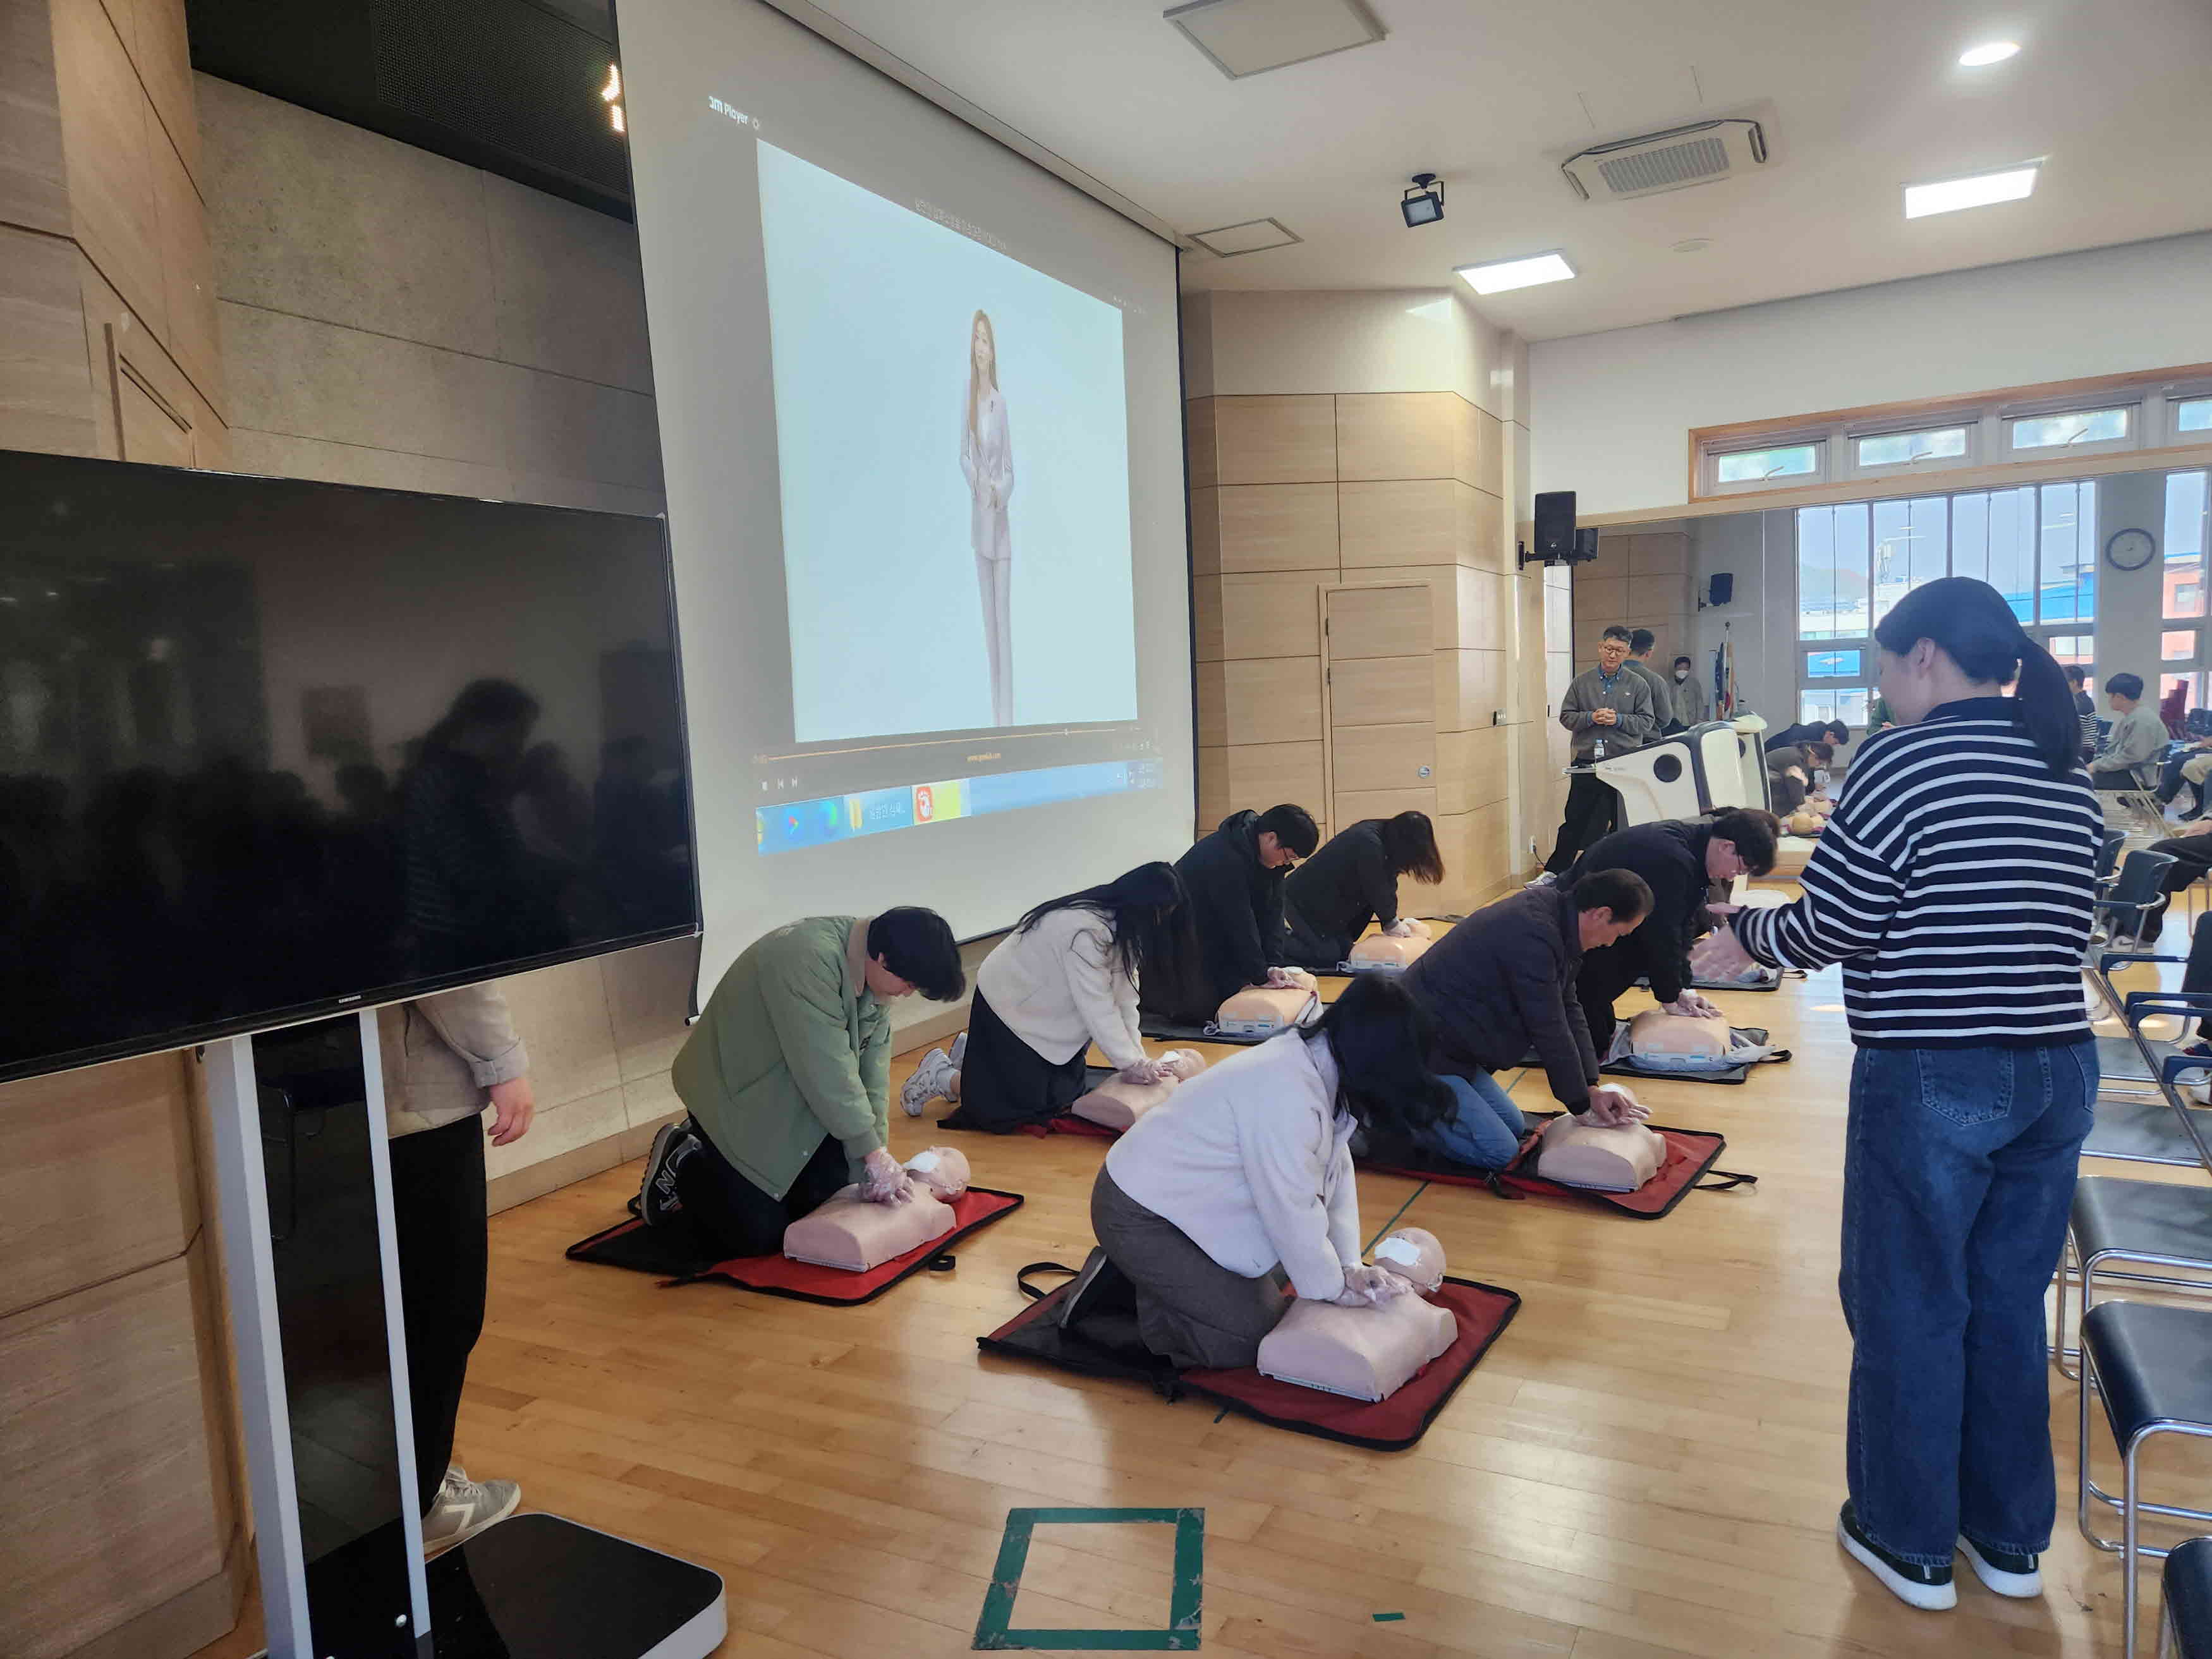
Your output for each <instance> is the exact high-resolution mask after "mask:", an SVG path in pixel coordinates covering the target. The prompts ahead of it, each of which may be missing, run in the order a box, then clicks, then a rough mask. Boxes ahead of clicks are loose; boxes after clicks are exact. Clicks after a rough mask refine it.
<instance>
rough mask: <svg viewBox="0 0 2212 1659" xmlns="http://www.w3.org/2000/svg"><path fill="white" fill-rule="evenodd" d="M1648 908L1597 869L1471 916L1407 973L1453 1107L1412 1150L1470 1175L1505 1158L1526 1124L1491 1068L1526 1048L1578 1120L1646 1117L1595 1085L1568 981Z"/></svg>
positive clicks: (1506, 1065)
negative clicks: (1431, 1031) (1430, 1029)
mask: <svg viewBox="0 0 2212 1659" xmlns="http://www.w3.org/2000/svg"><path fill="white" fill-rule="evenodd" d="M1650 913H1651V889H1650V887H1649V886H1647V885H1646V884H1645V883H1644V878H1643V877H1641V876H1639V875H1637V874H1636V873H1634V872H1632V871H1628V870H1600V871H1597V872H1594V873H1592V874H1590V875H1588V876H1585V877H1583V878H1582V879H1581V880H1579V881H1577V882H1576V883H1575V884H1573V885H1571V886H1567V885H1564V884H1562V885H1559V886H1553V887H1531V888H1528V889H1527V890H1524V891H1522V892H1518V893H1515V894H1513V895H1512V896H1510V897H1507V898H1503V899H1500V900H1499V901H1498V902H1497V903H1495V904H1492V905H1489V906H1487V907H1486V908H1483V909H1480V910H1478V911H1476V912H1475V913H1474V915H1471V916H1469V917H1468V919H1467V920H1466V921H1462V922H1461V923H1460V924H1459V925H1458V926H1457V927H1454V928H1453V929H1452V930H1451V932H1449V933H1446V934H1445V935H1444V936H1443V938H1442V939H1438V940H1437V942H1436V943H1435V944H1434V945H1431V946H1430V947H1429V949H1428V952H1427V954H1426V955H1425V956H1423V957H1421V959H1420V960H1419V961H1418V962H1416V963H1414V964H1413V966H1412V967H1411V968H1408V969H1407V970H1406V977H1405V981H1404V982H1405V986H1406V988H1407V990H1408V991H1410V992H1411V993H1412V994H1413V1000H1415V1001H1416V1002H1418V1003H1419V1004H1420V1005H1421V1006H1422V1008H1423V1009H1424V1010H1425V1011H1426V1012H1427V1013H1428V1015H1429V1018H1431V1020H1432V1021H1433V1022H1434V1023H1435V1030H1436V1036H1435V1040H1434V1043H1433V1046H1432V1047H1431V1049H1430V1052H1429V1065H1430V1067H1431V1069H1432V1070H1433V1071H1435V1072H1436V1073H1437V1075H1438V1076H1440V1077H1441V1078H1442V1079H1443V1082H1444V1085H1445V1087H1447V1088H1448V1089H1449V1090H1450V1091H1451V1092H1452V1095H1453V1097H1454V1103H1455V1109H1454V1111H1453V1112H1452V1113H1451V1114H1450V1115H1449V1116H1448V1117H1446V1118H1444V1119H1443V1121H1441V1122H1439V1123H1438V1124H1437V1126H1436V1127H1435V1128H1434V1129H1433V1130H1431V1132H1430V1133H1428V1134H1427V1135H1425V1136H1424V1137H1423V1138H1422V1139H1421V1142H1420V1144H1421V1145H1422V1146H1425V1147H1426V1148H1427V1149H1429V1150H1431V1151H1433V1152H1441V1153H1443V1155H1444V1156H1445V1157H1446V1158H1450V1159H1452V1160H1453V1161H1455V1163H1460V1164H1471V1165H1473V1166H1474V1167H1475V1168H1476V1169H1481V1170H1499V1169H1503V1168H1504V1167H1505V1165H1506V1164H1510V1163H1511V1162H1512V1161H1513V1157H1514V1154H1515V1153H1516V1152H1518V1151H1519V1150H1520V1146H1521V1138H1522V1135H1524V1134H1525V1133H1528V1124H1527V1122H1526V1121H1525V1120H1523V1119H1522V1115H1521V1109H1520V1108H1519V1107H1518V1106H1516V1105H1515V1104H1514V1103H1513V1101H1512V1098H1511V1097H1510V1096H1509V1095H1508V1094H1507V1093H1506V1092H1505V1091H1504V1089H1503V1088H1502V1087H1501V1086H1499V1085H1498V1079H1497V1077H1496V1075H1495V1073H1498V1072H1501V1071H1507V1070H1510V1069H1512V1068H1513V1067H1516V1066H1520V1065H1522V1063H1523V1062H1524V1060H1525V1059H1526V1057H1527V1056H1528V1054H1530V1053H1531V1052H1533V1053H1534V1054H1535V1056H1536V1058H1537V1060H1538V1061H1539V1063H1541V1065H1542V1066H1543V1068H1544V1075H1545V1078H1546V1079H1547V1081H1548V1082H1549V1083H1550V1084H1551V1085H1552V1093H1553V1096H1554V1097H1556V1098H1557V1099H1558V1101H1559V1103H1560V1104H1561V1105H1562V1106H1564V1107H1565V1108H1566V1109H1568V1110H1569V1111H1571V1112H1573V1113H1575V1114H1577V1115H1580V1116H1583V1117H1584V1118H1585V1120H1586V1121H1589V1122H1591V1123H1599V1124H1608V1125H1610V1124H1617V1123H1632V1122H1634V1121H1637V1120H1638V1119H1639V1118H1642V1117H1644V1116H1646V1115H1647V1114H1646V1113H1645V1111H1644V1108H1643V1107H1641V1106H1640V1105H1638V1104H1637V1102H1636V1097H1635V1096H1633V1095H1632V1094H1630V1093H1629V1092H1628V1091H1627V1090H1626V1089H1622V1088H1619V1087H1616V1086H1611V1085H1601V1084H1600V1082H1599V1080H1598V1058H1597V1051H1596V1049H1595V1048H1594V1047H1592V1045H1591V1042H1590V1031H1589V1024H1588V1023H1587V1022H1586V1021H1585V1020H1584V1019H1583V1008H1582V1003H1581V1000H1580V999H1579V998H1578V996H1577V993H1576V989H1575V981H1576V979H1577V976H1578V975H1580V973H1581V971H1582V964H1583V956H1584V955H1585V953H1587V952H1589V951H1595V950H1597V949H1599V948H1600V947H1601V946H1604V945H1611V944H1613V942H1614V941H1615V940H1617V939H1622V938H1625V937H1626V936H1627V935H1628V934H1630V933H1634V932H1635V931H1636V929H1637V928H1638V926H1639V925H1641V924H1642V922H1643V921H1644V917H1646V916H1647V915H1650ZM1378 1150H1379V1149H1378Z"/></svg>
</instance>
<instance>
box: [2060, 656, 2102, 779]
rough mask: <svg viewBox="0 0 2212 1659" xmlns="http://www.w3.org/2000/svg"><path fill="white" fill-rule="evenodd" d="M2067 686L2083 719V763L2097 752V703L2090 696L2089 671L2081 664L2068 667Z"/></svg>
mask: <svg viewBox="0 0 2212 1659" xmlns="http://www.w3.org/2000/svg"><path fill="white" fill-rule="evenodd" d="M2066 684H2068V685H2069V686H2070V687H2071V688H2072V689H2073V692H2074V712H2075V714H2079V715H2080V716H2081V763H2082V764H2083V765H2084V766H2086V765H2087V764H2088V763H2089V757H2090V756H2092V755H2093V754H2095V753H2096V752H2097V702H2096V699H2095V698H2093V697H2092V696H2090V695H2089V671H2088V670H2087V669H2086V668H2084V667H2082V666H2081V664H2080V663H2078V662H2077V663H2069V664H2068V665H2067V666H2066Z"/></svg>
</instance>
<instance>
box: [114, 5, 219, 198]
mask: <svg viewBox="0 0 2212 1659" xmlns="http://www.w3.org/2000/svg"><path fill="white" fill-rule="evenodd" d="M122 10H128V11H131V12H133V13H135V14H136V21H135V23H134V25H133V27H131V28H130V29H128V30H125V31H122V33H124V34H125V45H126V46H128V47H129V48H130V52H131V64H133V65H134V66H135V67H136V68H137V71H138V79H139V81H140V82H141V83H142V84H143V86H144V87H145V88H146V95H147V98H148V99H149V101H150V102H151V103H152V105H153V106H154V114H155V118H156V119H157V120H159V121H160V122H161V128H162V131H163V132H164V134H165V135H166V136H167V138H168V140H169V143H171V144H172V145H173V146H174V147H175V149H176V152H177V155H178V156H179V159H180V160H181V161H183V163H184V167H185V171H186V172H187V173H190V174H191V176H192V179H193V181H194V182H195V183H196V184H197V182H198V180H199V179H200V176H201V175H200V124H199V117H198V113H197V106H196V100H195V99H194V98H193V95H192V55H191V41H190V40H189V39H188V38H187V36H186V33H185V9H184V7H183V6H182V5H181V4H179V3H178V0H114V5H113V7H112V11H122Z"/></svg>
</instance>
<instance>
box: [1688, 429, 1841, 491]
mask: <svg viewBox="0 0 2212 1659" xmlns="http://www.w3.org/2000/svg"><path fill="white" fill-rule="evenodd" d="M1808 447H1809V448H1810V449H1811V450H1812V452H1813V470H1812V471H1810V472H1792V473H1790V474H1789V475H1788V476H1787V477H1774V478H1739V479H1737V480H1735V481H1734V482H1733V483H1722V482H1721V476H1720V467H1721V462H1722V461H1723V459H1726V458H1727V457H1729V456H1730V455H1756V454H1758V453H1759V452H1760V451H1762V450H1768V449H1802V448H1808ZM1833 449H1834V446H1833V445H1832V442H1831V441H1830V438H1829V435H1828V434H1827V433H1826V432H1815V433H1798V434H1792V433H1786V432H1785V433H1772V434H1770V435H1767V436H1765V437H1763V438H1761V439H1760V440H1759V441H1758V442H1757V443H1741V444H1717V445H1715V446H1713V447H1711V449H1709V450H1707V451H1705V453H1703V454H1702V455H1701V456H1700V458H1699V463H1698V466H1699V475H1700V486H1701V492H1700V493H1702V494H1704V495H1755V494H1757V493H1758V492H1759V491H1760V490H1765V489H1805V488H1807V487H1808V486H1809V485H1812V484H1822V483H1832V482H1833V481H1834V480H1833V477H1832V474H1831V472H1830V471H1829V464H1830V459H1831V457H1832V453H1833Z"/></svg>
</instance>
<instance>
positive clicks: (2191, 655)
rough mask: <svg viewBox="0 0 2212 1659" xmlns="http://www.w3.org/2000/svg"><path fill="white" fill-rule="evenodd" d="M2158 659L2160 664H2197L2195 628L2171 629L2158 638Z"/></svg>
mask: <svg viewBox="0 0 2212 1659" xmlns="http://www.w3.org/2000/svg"><path fill="white" fill-rule="evenodd" d="M2158 657H2159V660H2160V662H2195V661H2196V660H2197V630H2196V629H2193V628H2181V629H2168V630H2167V631H2166V632H2165V633H2163V634H2160V635H2159V636H2158Z"/></svg>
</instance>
